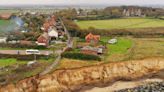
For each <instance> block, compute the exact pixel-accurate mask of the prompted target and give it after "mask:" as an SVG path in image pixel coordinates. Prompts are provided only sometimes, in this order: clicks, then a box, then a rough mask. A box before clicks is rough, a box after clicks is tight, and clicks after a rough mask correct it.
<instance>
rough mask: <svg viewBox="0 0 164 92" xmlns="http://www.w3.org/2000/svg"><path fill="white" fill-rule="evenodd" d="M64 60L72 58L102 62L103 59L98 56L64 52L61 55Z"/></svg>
mask: <svg viewBox="0 0 164 92" xmlns="http://www.w3.org/2000/svg"><path fill="white" fill-rule="evenodd" d="M61 56H62V57H64V58H71V59H80V60H98V61H101V58H100V57H99V56H97V55H89V54H83V53H77V52H64V53H62V55H61Z"/></svg>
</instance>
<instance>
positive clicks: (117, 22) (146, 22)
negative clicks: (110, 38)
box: [76, 18, 164, 29]
mask: <svg viewBox="0 0 164 92" xmlns="http://www.w3.org/2000/svg"><path fill="white" fill-rule="evenodd" d="M76 23H77V24H78V25H79V26H80V27H81V28H82V29H86V28H89V27H94V28H97V29H126V28H148V27H164V20H160V19H149V18H126V19H111V20H91V21H77V22H76Z"/></svg>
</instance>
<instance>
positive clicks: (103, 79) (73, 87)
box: [0, 57, 164, 92]
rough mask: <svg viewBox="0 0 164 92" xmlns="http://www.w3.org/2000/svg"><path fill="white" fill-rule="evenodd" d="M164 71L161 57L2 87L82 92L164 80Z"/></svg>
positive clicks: (3, 90)
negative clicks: (146, 80)
mask: <svg viewBox="0 0 164 92" xmlns="http://www.w3.org/2000/svg"><path fill="white" fill-rule="evenodd" d="M163 70H164V58H160V57H156V58H149V59H143V60H133V61H127V62H117V63H108V64H100V65H95V66H90V67H82V68H74V69H61V70H56V71H54V72H53V73H51V74H47V75H44V76H39V75H37V76H34V77H30V78H27V79H24V80H21V81H19V82H18V83H17V84H8V85H6V86H1V87H0V92H79V91H81V90H84V91H85V90H90V89H92V88H94V87H104V86H107V85H109V84H110V83H115V82H117V81H128V82H130V81H134V80H140V79H143V78H144V79H149V78H158V79H161V80H163V78H164V75H163ZM129 75H131V76H129ZM86 86H87V88H85V87H86ZM91 92H92V91H91ZM102 92H103V91H102ZM107 92H108V91H107ZM109 92H110V91H109Z"/></svg>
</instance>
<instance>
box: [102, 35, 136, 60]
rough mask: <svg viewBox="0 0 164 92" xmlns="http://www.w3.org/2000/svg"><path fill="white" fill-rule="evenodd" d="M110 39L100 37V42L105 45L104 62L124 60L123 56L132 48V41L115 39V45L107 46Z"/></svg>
mask: <svg viewBox="0 0 164 92" xmlns="http://www.w3.org/2000/svg"><path fill="white" fill-rule="evenodd" d="M109 39H111V38H110V37H102V38H101V42H102V43H106V47H107V50H105V55H104V61H120V60H123V59H124V57H125V56H124V55H125V54H127V52H128V50H129V49H130V48H131V47H132V45H133V41H132V40H131V39H130V38H122V37H121V38H117V40H118V42H117V43H116V44H108V43H107V42H108V40H109Z"/></svg>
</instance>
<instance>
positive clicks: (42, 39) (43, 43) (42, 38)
mask: <svg viewBox="0 0 164 92" xmlns="http://www.w3.org/2000/svg"><path fill="white" fill-rule="evenodd" d="M49 40H50V38H49V36H48V33H46V32H44V33H43V34H42V35H41V36H39V38H38V39H37V42H36V43H37V44H38V45H41V46H48V45H49Z"/></svg>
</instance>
